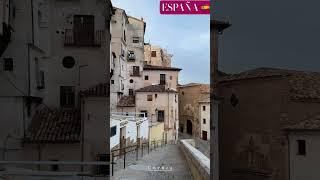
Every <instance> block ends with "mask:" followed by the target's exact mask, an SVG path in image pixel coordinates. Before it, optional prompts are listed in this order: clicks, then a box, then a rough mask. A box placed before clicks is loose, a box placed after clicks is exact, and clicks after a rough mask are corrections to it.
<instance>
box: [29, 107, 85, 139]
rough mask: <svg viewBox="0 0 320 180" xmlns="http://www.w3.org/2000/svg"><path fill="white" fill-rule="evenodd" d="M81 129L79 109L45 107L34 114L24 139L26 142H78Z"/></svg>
mask: <svg viewBox="0 0 320 180" xmlns="http://www.w3.org/2000/svg"><path fill="white" fill-rule="evenodd" d="M80 131H81V123H80V113H79V112H78V111H76V110H61V109H60V110H49V109H47V108H43V109H42V110H40V111H38V112H36V114H35V115H34V117H33V119H32V123H31V126H30V128H29V130H28V132H27V134H26V138H25V139H24V140H25V142H26V143H77V142H80Z"/></svg>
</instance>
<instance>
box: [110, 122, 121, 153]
mask: <svg viewBox="0 0 320 180" xmlns="http://www.w3.org/2000/svg"><path fill="white" fill-rule="evenodd" d="M113 126H117V132H116V135H114V136H112V137H110V149H112V148H113V147H115V146H116V145H118V144H119V143H120V121H118V120H113V119H111V121H110V128H111V127H113ZM110 131H111V130H110Z"/></svg>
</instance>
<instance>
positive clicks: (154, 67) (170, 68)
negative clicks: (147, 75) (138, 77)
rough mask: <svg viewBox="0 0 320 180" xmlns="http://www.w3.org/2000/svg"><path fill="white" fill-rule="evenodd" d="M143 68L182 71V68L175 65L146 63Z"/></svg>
mask: <svg viewBox="0 0 320 180" xmlns="http://www.w3.org/2000/svg"><path fill="white" fill-rule="evenodd" d="M143 70H166V71H181V70H182V69H180V68H175V67H165V66H152V65H145V66H144V67H143Z"/></svg>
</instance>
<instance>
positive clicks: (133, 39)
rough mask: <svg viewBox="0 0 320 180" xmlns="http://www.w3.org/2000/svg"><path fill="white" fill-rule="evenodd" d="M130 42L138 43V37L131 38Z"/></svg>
mask: <svg viewBox="0 0 320 180" xmlns="http://www.w3.org/2000/svg"><path fill="white" fill-rule="evenodd" d="M132 42H133V43H139V42H140V40H139V37H133V38H132Z"/></svg>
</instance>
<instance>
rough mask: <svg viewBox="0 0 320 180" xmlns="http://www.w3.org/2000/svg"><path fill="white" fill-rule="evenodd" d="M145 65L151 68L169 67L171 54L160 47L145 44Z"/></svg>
mask: <svg viewBox="0 0 320 180" xmlns="http://www.w3.org/2000/svg"><path fill="white" fill-rule="evenodd" d="M144 56H145V58H144V59H145V64H147V65H152V66H165V67H171V58H172V56H173V55H172V54H169V53H168V52H167V50H165V49H163V48H161V47H160V46H156V45H152V44H150V43H146V44H145V45H144Z"/></svg>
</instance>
